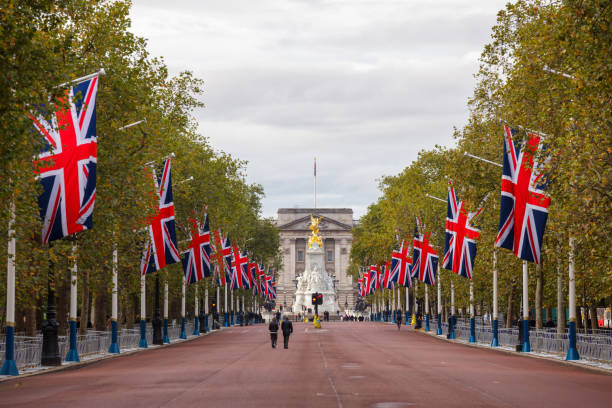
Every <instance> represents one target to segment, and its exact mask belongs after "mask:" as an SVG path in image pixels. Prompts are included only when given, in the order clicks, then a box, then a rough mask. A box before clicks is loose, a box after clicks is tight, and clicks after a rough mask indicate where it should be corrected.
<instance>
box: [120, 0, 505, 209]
mask: <svg viewBox="0 0 612 408" xmlns="http://www.w3.org/2000/svg"><path fill="white" fill-rule="evenodd" d="M504 3H505V1H500V0H495V1H492V0H480V1H476V0H471V1H470V0H464V1H459V0H448V1H434V2H426V3H424V2H417V1H383V0H367V1H363V0H362V1H348V0H317V1H313V0H308V1H306V0H303V1H300V0H282V1H281V0H260V1H257V2H253V1H249V0H242V1H226V2H217V1H178V2H173V3H168V2H167V1H151V0H135V1H134V7H133V10H132V13H131V18H132V22H133V25H132V30H133V31H134V32H135V33H136V34H138V35H141V36H143V37H146V38H148V39H149V48H150V50H151V52H152V53H153V55H160V56H163V57H165V59H166V62H167V63H168V65H169V67H170V69H171V72H178V71H180V70H191V71H193V72H194V73H195V74H196V75H197V76H199V77H201V78H203V79H204V81H205V83H206V86H205V89H206V93H205V96H204V102H205V103H206V109H204V110H201V111H199V112H197V116H198V119H199V120H200V130H201V132H202V133H203V134H205V135H206V136H208V137H209V138H210V140H211V142H212V144H213V145H214V146H215V147H216V148H218V149H221V150H224V151H227V152H229V153H232V154H233V155H235V156H237V157H240V158H241V159H245V160H248V161H249V164H248V177H249V180H250V181H251V182H256V183H260V184H262V185H263V186H264V189H265V192H266V198H265V200H264V212H265V214H266V215H274V214H275V213H276V210H277V208H279V207H294V206H301V207H307V206H311V205H312V201H313V199H312V161H313V157H314V156H317V157H318V158H319V164H318V170H319V171H318V175H319V179H318V187H319V188H318V197H319V199H318V201H319V202H318V204H319V206H326V207H351V208H353V209H354V212H355V215H356V216H360V215H362V214H363V212H364V211H365V209H366V207H367V206H368V205H369V204H370V203H371V202H373V201H375V200H376V198H377V196H378V194H379V193H378V191H377V181H376V180H377V179H379V178H380V177H381V176H383V175H391V174H395V173H398V172H399V171H401V170H402V169H403V168H404V167H405V166H406V165H407V164H409V163H410V162H411V161H412V160H414V159H415V158H416V155H417V153H418V151H419V150H421V149H427V148H431V147H433V145H434V144H436V143H437V144H445V145H449V144H451V143H452V127H453V126H461V125H462V124H463V123H464V122H465V120H466V119H467V108H466V101H467V98H468V97H469V96H470V95H471V92H472V89H473V86H474V79H473V73H474V72H475V71H476V69H477V59H478V56H479V55H480V51H481V49H482V47H483V45H484V44H485V43H486V42H488V40H489V36H490V34H489V33H490V27H491V26H492V25H493V24H494V23H495V18H496V17H495V16H496V13H497V11H498V10H499V9H500V8H502V7H503V6H504Z"/></svg>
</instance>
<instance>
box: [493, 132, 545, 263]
mask: <svg viewBox="0 0 612 408" xmlns="http://www.w3.org/2000/svg"><path fill="white" fill-rule="evenodd" d="M504 133H505V135H504V136H505V137H504V163H503V171H502V182H501V207H500V212H499V228H498V231H497V239H496V240H495V246H496V247H501V248H506V249H509V250H511V251H513V252H514V255H516V256H517V257H519V258H521V259H523V260H526V261H530V262H535V263H540V250H541V248H542V241H543V238H544V229H545V228H546V219H547V218H548V206H549V205H550V197H549V196H547V195H546V194H545V193H544V185H543V184H542V180H541V177H542V172H541V164H540V163H539V162H538V161H537V159H536V157H535V156H537V152H538V150H539V148H540V137H539V136H538V135H536V134H534V133H527V142H526V145H525V146H524V148H521V143H520V142H517V141H515V140H513V136H514V134H515V133H516V131H514V130H512V129H510V127H509V126H507V125H505V126H504Z"/></svg>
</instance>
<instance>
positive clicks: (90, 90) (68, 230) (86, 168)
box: [30, 76, 98, 243]
mask: <svg viewBox="0 0 612 408" xmlns="http://www.w3.org/2000/svg"><path fill="white" fill-rule="evenodd" d="M97 93H98V77H97V76H96V77H93V78H92V79H90V80H87V81H83V82H80V83H79V84H77V85H75V86H73V87H71V88H70V89H69V90H68V91H66V94H65V97H64V98H66V99H61V100H60V102H61V104H62V105H64V104H67V105H68V106H67V108H63V107H61V108H58V110H57V111H56V112H55V113H54V114H53V115H52V117H51V121H48V120H46V119H45V118H44V117H43V116H42V115H41V116H39V117H37V118H35V117H34V116H32V115H30V118H31V119H32V120H33V122H34V127H35V128H36V129H37V130H38V131H39V132H40V133H41V134H42V135H43V139H44V142H45V143H44V144H45V147H44V149H43V152H42V153H41V154H40V155H39V156H38V157H37V158H36V159H35V160H34V166H35V169H34V171H35V173H36V176H37V178H38V180H39V181H40V183H41V184H42V187H43V189H42V193H41V194H40V196H39V197H38V207H39V210H40V216H41V218H42V219H43V229H42V242H43V243H47V242H49V241H54V240H56V239H60V238H63V237H65V236H68V235H72V234H74V233H76V232H79V231H83V230H86V229H91V228H92V227H93V221H92V218H93V217H92V216H93V209H94V201H95V198H96V167H97V160H98V159H97V142H98V138H97V135H96V96H97Z"/></svg>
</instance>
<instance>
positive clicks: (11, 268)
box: [0, 200, 19, 376]
mask: <svg viewBox="0 0 612 408" xmlns="http://www.w3.org/2000/svg"><path fill="white" fill-rule="evenodd" d="M15 255H16V239H15V201H13V200H11V204H10V215H9V222H8V251H7V266H6V335H5V337H4V342H5V347H6V351H5V355H4V362H3V363H2V368H1V369H0V375H12V376H16V375H19V371H18V370H17V364H16V362H15Z"/></svg>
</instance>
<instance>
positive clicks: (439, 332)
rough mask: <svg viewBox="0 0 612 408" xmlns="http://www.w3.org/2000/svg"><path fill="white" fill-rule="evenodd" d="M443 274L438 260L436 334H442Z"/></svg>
mask: <svg viewBox="0 0 612 408" xmlns="http://www.w3.org/2000/svg"><path fill="white" fill-rule="evenodd" d="M441 281H442V276H440V263H439V262H438V330H436V334H437V335H438V336H441V335H442V282H441Z"/></svg>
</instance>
